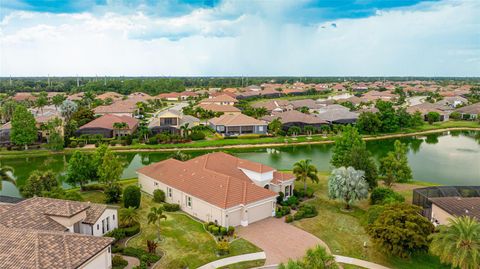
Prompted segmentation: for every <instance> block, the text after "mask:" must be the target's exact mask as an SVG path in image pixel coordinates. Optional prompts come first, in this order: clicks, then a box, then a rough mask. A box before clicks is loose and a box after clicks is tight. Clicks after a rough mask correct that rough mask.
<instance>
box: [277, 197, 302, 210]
mask: <svg viewBox="0 0 480 269" xmlns="http://www.w3.org/2000/svg"><path fill="white" fill-rule="evenodd" d="M281 204H282V205H283V206H291V207H292V208H295V207H296V206H297V205H298V204H299V201H298V198H297V197H296V196H290V197H288V199H287V200H285V201H283V202H282V203H281Z"/></svg>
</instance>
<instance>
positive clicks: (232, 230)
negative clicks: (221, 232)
mask: <svg viewBox="0 0 480 269" xmlns="http://www.w3.org/2000/svg"><path fill="white" fill-rule="evenodd" d="M234 233H235V227H233V226H228V230H227V235H229V236H232V235H233V234H234Z"/></svg>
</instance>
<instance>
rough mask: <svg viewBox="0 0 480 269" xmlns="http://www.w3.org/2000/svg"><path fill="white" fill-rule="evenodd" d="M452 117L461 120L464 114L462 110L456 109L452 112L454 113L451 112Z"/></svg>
mask: <svg viewBox="0 0 480 269" xmlns="http://www.w3.org/2000/svg"><path fill="white" fill-rule="evenodd" d="M450 119H452V120H461V119H462V114H460V112H457V111H454V112H452V114H450Z"/></svg>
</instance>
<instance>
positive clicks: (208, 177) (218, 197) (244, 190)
mask: <svg viewBox="0 0 480 269" xmlns="http://www.w3.org/2000/svg"><path fill="white" fill-rule="evenodd" d="M239 168H244V169H248V170H250V169H252V170H253V171H257V172H267V171H272V170H273V168H271V167H268V166H265V165H262V164H260V163H254V162H251V161H247V160H242V159H239V158H237V157H234V156H231V155H229V154H226V153H221V152H216V153H210V154H206V155H203V156H200V157H197V158H194V159H191V160H189V161H186V162H181V161H177V160H175V159H168V160H165V161H161V162H158V163H155V164H151V165H149V166H145V167H143V168H140V169H138V170H137V172H138V173H139V174H143V175H146V176H148V177H150V178H153V179H155V180H158V181H160V182H163V183H165V184H167V185H169V186H171V187H173V188H175V189H178V190H181V191H183V192H185V193H187V194H189V195H192V196H195V197H197V198H199V199H202V200H204V201H206V202H208V203H210V204H213V205H215V206H218V207H220V208H230V207H233V206H237V205H240V204H249V203H252V202H255V201H259V200H263V199H267V198H272V197H276V196H277V194H276V193H275V192H273V191H271V190H267V189H264V188H262V187H259V186H257V185H255V183H253V182H252V181H251V180H250V179H249V178H248V177H247V176H246V175H245V174H244V173H243V172H242V170H241V169H239Z"/></svg>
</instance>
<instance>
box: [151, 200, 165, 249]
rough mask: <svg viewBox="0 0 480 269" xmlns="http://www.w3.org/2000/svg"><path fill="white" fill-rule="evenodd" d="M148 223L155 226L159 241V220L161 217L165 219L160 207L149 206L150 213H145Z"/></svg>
mask: <svg viewBox="0 0 480 269" xmlns="http://www.w3.org/2000/svg"><path fill="white" fill-rule="evenodd" d="M147 219H148V224H153V225H155V226H156V228H157V239H158V240H159V241H160V222H161V221H162V219H165V220H166V219H167V216H166V215H164V214H163V210H162V208H161V207H152V208H150V213H148V215H147Z"/></svg>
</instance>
